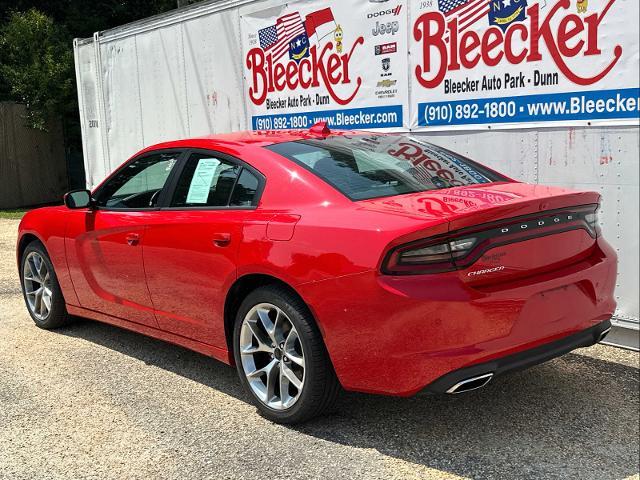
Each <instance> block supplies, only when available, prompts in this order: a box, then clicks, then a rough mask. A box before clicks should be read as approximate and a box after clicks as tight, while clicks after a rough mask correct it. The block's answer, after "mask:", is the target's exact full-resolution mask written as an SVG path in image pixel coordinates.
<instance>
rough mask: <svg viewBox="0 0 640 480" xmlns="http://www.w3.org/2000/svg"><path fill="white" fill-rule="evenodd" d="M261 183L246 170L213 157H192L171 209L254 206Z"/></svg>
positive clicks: (176, 191)
mask: <svg viewBox="0 0 640 480" xmlns="http://www.w3.org/2000/svg"><path fill="white" fill-rule="evenodd" d="M258 184H259V182H258V179H257V178H256V177H255V175H254V174H253V173H251V172H250V171H249V170H248V169H247V168H245V167H242V166H241V165H237V164H235V163H232V162H229V161H227V160H224V159H221V158H219V157H217V156H215V155H212V154H206V153H204V154H203V153H195V154H192V155H191V156H190V157H189V160H187V163H186V165H185V168H184V170H183V172H182V174H181V175H180V178H179V180H178V185H177V186H176V190H175V193H174V195H173V199H172V201H171V206H172V207H178V208H179V207H226V206H252V205H254V204H255V203H254V202H255V198H256V192H257V190H258Z"/></svg>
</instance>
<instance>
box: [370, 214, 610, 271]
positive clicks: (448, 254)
mask: <svg viewBox="0 0 640 480" xmlns="http://www.w3.org/2000/svg"><path fill="white" fill-rule="evenodd" d="M598 208H599V205H585V206H579V207H573V208H570V209H563V210H556V211H546V212H541V213H539V214H537V215H527V216H524V217H517V218H510V219H504V220H500V221H497V222H493V223H491V224H485V225H478V226H476V227H470V228H466V229H464V230H458V231H456V232H451V233H450V234H448V235H447V236H446V237H442V236H441V237H439V238H426V239H424V240H418V241H415V242H411V243H408V244H406V245H401V246H399V247H396V248H394V249H393V250H391V251H390V252H389V253H388V254H387V255H386V257H385V259H384V262H383V264H382V273H384V274H387V275H418V274H424V273H442V272H450V271H452V270H458V269H461V268H467V267H468V266H469V265H471V264H472V263H474V262H475V261H476V260H477V259H478V258H479V257H480V256H481V255H483V254H484V252H486V251H487V250H490V249H491V248H494V247H497V246H500V245H506V244H508V243H513V242H521V241H525V240H528V239H531V238H535V237H539V236H545V235H549V234H553V233H560V232H564V231H567V230H574V229H578V228H581V229H584V230H586V231H587V232H588V233H589V235H590V236H591V237H593V238H594V239H595V238H596V237H597V236H598V234H599V233H598V232H599V227H598Z"/></svg>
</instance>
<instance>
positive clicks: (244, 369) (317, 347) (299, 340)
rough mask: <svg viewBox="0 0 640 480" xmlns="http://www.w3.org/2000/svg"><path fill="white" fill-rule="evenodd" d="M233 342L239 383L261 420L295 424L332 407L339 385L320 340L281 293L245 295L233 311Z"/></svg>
mask: <svg viewBox="0 0 640 480" xmlns="http://www.w3.org/2000/svg"><path fill="white" fill-rule="evenodd" d="M233 342H234V343H233V345H234V358H235V362H236V367H237V369H238V375H239V377H240V382H241V383H242V385H243V387H244V389H245V390H246V391H247V393H248V394H249V396H250V397H251V399H252V400H253V403H254V404H255V405H256V406H257V407H258V410H259V411H260V413H261V414H262V415H263V416H264V417H266V418H268V419H269V420H271V421H274V422H277V423H287V424H292V423H299V422H304V421H306V420H309V419H311V418H313V417H316V416H318V415H321V414H323V413H325V412H326V411H327V410H328V409H330V408H331V407H332V406H333V404H334V402H335V400H336V398H337V395H338V391H339V383H338V379H337V378H336V375H335V373H334V371H333V366H332V365H331V361H330V360H329V355H328V353H327V350H326V348H325V345H324V342H323V340H322V336H321V334H320V332H319V331H318V328H317V326H316V324H315V322H314V320H313V318H312V317H311V314H310V313H309V310H308V309H307V307H306V305H305V304H304V303H303V302H302V301H301V300H300V299H299V298H298V297H297V296H295V295H293V294H292V293H291V292H289V291H288V290H287V289H285V288H282V287H279V286H275V285H269V286H265V287H260V288H258V289H256V290H254V291H253V292H251V293H250V294H249V295H248V296H247V298H245V300H244V301H243V302H242V304H241V305H240V309H239V310H238V314H237V316H236V322H235V328H234V335H233Z"/></svg>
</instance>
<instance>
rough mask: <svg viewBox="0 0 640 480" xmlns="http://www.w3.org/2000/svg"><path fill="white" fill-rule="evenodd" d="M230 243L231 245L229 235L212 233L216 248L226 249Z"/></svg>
mask: <svg viewBox="0 0 640 480" xmlns="http://www.w3.org/2000/svg"><path fill="white" fill-rule="evenodd" d="M230 243H231V234H230V233H214V234H213V244H214V245H215V246H216V247H226V246H227V245H229V244H230Z"/></svg>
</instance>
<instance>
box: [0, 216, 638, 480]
mask: <svg viewBox="0 0 640 480" xmlns="http://www.w3.org/2000/svg"><path fill="white" fill-rule="evenodd" d="M17 226H18V222H17V221H13V220H0V477H1V478H10V479H19V478H24V479H39V478H100V479H103V478H105V479H106V478H113V479H124V478H141V479H143V478H144V479H150V478H176V479H177V478H180V479H190V478H193V479H202V478H230V479H231V478H232V479H239V478H260V479H262V478H295V479H303V478H326V479H339V478H346V479H356V478H363V479H395V478H409V479H417V478H461V477H462V478H500V479H501V478H519V479H521V478H535V479H542V478H581V479H623V478H636V479H637V478H639V477H638V455H639V452H638V421H639V420H638V354H636V353H633V352H628V351H624V350H619V349H615V348H612V347H605V346H596V347H592V348H589V349H584V350H579V351H578V352H576V353H571V354H568V355H566V356H564V357H563V358H560V359H557V360H554V361H552V362H549V363H547V364H544V365H540V366H538V367H534V368H532V369H530V370H528V371H526V372H521V373H517V374H513V375H510V376H507V377H502V378H499V379H497V380H496V381H495V382H494V383H492V384H490V385H489V386H488V387H487V388H485V389H483V390H480V391H478V392H474V393H470V394H467V395H462V396H458V397H443V398H433V397H432V398H424V397H423V398H413V399H395V398H384V397H375V396H367V395H356V394H345V395H343V397H342V398H341V400H340V403H339V406H338V409H337V412H336V413H335V414H333V415H331V416H329V417H326V418H322V419H319V420H316V421H314V422H312V423H309V424H306V425H304V426H299V427H294V428H291V427H284V426H279V425H274V424H272V423H270V422H268V421H266V420H264V419H263V418H261V417H260V416H258V415H257V414H256V411H255V409H254V408H253V407H252V406H250V405H249V404H248V403H246V401H245V398H244V395H243V393H242V391H241V389H240V386H239V383H238V381H237V378H236V373H235V371H234V370H233V369H231V368H229V367H227V366H225V365H223V364H221V363H218V362H216V361H214V360H211V359H209V358H207V357H204V356H202V355H199V354H196V353H193V352H190V351H188V350H185V349H182V348H179V347H176V346H172V345H168V344H165V343H162V342H159V341H156V340H152V339H149V338H146V337H143V336H141V335H137V334H134V333H130V332H127V331H124V330H120V329H118V328H115V327H111V326H107V325H102V324H99V323H94V322H90V321H79V322H77V323H75V324H74V325H72V326H70V327H67V328H65V329H63V330H59V331H56V332H47V331H43V330H39V329H38V328H36V327H35V326H34V324H33V323H32V322H31V319H30V318H29V317H28V315H27V312H26V310H25V306H24V304H23V300H22V297H21V294H20V289H19V282H18V276H17V272H16V268H15V261H14V245H15V236H16V230H17Z"/></svg>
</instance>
